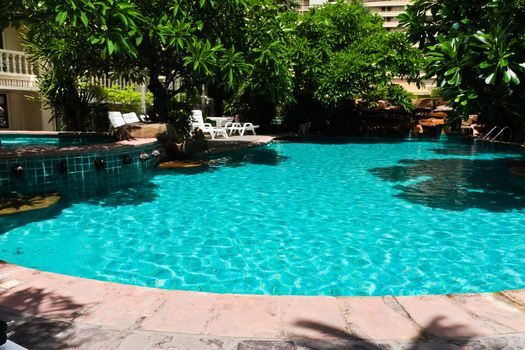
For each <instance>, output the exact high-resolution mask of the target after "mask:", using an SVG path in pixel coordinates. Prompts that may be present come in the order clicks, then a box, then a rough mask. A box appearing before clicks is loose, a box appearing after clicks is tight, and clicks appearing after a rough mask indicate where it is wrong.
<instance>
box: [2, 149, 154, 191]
mask: <svg viewBox="0 0 525 350" xmlns="http://www.w3.org/2000/svg"><path fill="white" fill-rule="evenodd" d="M161 149H162V146H161V145H160V144H152V145H147V146H142V147H129V148H125V149H122V148H119V149H114V150H107V151H105V150H101V151H93V152H89V153H82V154H79V153H73V154H72V153H65V154H60V153H54V154H53V155H49V156H46V155H43V156H37V157H35V156H31V157H29V156H26V157H17V158H9V159H0V193H3V194H5V193H10V192H13V191H16V192H19V193H23V194H33V193H43V192H59V193H61V194H62V195H64V196H67V197H69V198H80V197H85V196H91V195H96V194H100V193H106V192H109V191H112V190H115V189H118V188H121V187H125V186H131V185H135V184H138V183H141V182H143V181H146V180H148V179H149V178H151V176H152V175H153V169H154V168H155V165H156V162H157V160H158V159H159V156H155V154H156V152H154V151H161ZM100 160H102V162H100ZM101 163H102V164H101ZM97 165H98V168H97ZM18 166H20V167H21V172H18V173H17V172H16V171H15V168H16V167H18Z"/></svg>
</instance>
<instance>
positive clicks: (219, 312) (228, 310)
mask: <svg viewBox="0 0 525 350" xmlns="http://www.w3.org/2000/svg"><path fill="white" fill-rule="evenodd" d="M206 334H210V335H217V336H232V337H251V338H270V339H275V338H278V337H279V336H282V334H281V331H280V318H279V306H278V304H277V301H276V299H275V298H272V297H264V296H249V295H223V296H221V297H220V298H219V302H218V305H217V306H216V310H215V317H214V318H213V319H212V320H211V321H210V323H209V324H208V327H207V329H206Z"/></svg>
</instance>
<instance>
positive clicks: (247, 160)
mask: <svg viewBox="0 0 525 350" xmlns="http://www.w3.org/2000/svg"><path fill="white" fill-rule="evenodd" d="M287 159H288V157H287V156H284V155H282V154H280V153H279V152H278V151H276V150H274V149H268V148H258V149H255V150H246V151H238V152H233V153H229V154H228V155H225V156H223V157H219V158H213V159H210V161H209V163H207V164H206V165H203V166H200V167H195V168H179V169H159V172H160V173H164V174H173V173H180V174H184V175H197V174H201V173H205V172H212V171H216V170H219V169H220V168H223V167H230V168H238V167H241V166H245V165H247V164H254V165H268V166H277V165H279V164H281V163H282V162H284V161H286V160H287Z"/></svg>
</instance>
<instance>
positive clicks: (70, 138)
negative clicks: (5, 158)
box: [0, 132, 115, 150]
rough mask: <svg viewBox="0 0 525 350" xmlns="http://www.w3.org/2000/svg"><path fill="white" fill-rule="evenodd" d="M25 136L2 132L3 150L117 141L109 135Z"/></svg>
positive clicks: (63, 134) (57, 134) (0, 141)
mask: <svg viewBox="0 0 525 350" xmlns="http://www.w3.org/2000/svg"><path fill="white" fill-rule="evenodd" d="M54 134H56V135H52V133H49V134H42V135H38V134H32V135H24V134H19V133H2V132H0V143H1V146H2V148H3V149H8V150H11V149H15V148H21V147H55V148H57V147H68V146H77V145H90V144H96V143H108V142H114V141H115V139H114V138H113V137H112V136H109V135H98V134H89V133H79V134H75V133H54Z"/></svg>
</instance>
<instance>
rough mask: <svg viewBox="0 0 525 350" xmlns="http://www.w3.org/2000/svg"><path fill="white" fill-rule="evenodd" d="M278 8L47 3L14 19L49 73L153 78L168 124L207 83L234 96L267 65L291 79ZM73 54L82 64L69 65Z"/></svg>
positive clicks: (206, 0)
mask: <svg viewBox="0 0 525 350" xmlns="http://www.w3.org/2000/svg"><path fill="white" fill-rule="evenodd" d="M106 3H107V4H109V5H108V6H105V5H104V4H106ZM41 4H43V5H42V6H41ZM74 4H76V7H75V6H73V5H74ZM119 8H120V9H122V11H120V12H119V11H118V9H119ZM278 10H279V7H277V5H275V4H273V2H271V1H270V0H249V1H246V0H221V1H218V0H201V1H199V2H198V3H194V2H190V1H175V0H155V1H150V0H131V1H122V2H119V1H118V0H113V1H108V2H97V1H90V0H82V1H79V2H77V1H73V0H69V1H66V2H64V3H62V2H60V1H56V0H47V1H40V2H37V1H28V2H23V4H19V5H17V6H13V7H12V8H10V10H9V12H10V15H9V16H7V17H6V18H7V20H8V21H10V22H11V23H12V22H16V21H22V22H24V23H27V24H28V25H27V28H28V30H27V38H26V42H27V44H28V47H29V48H30V49H31V51H32V53H33V57H34V58H35V59H39V60H41V61H43V62H45V64H46V65H47V68H48V69H55V67H57V69H58V67H60V69H61V70H62V73H64V71H65V70H67V71H68V74H69V75H72V76H74V75H76V76H77V77H78V78H79V79H81V78H82V77H85V76H89V75H93V74H100V73H107V72H112V73H115V74H120V75H124V76H126V77H128V78H130V79H132V80H134V81H141V80H142V81H143V80H146V79H147V81H148V88H149V90H150V91H151V92H152V93H153V96H154V114H155V115H156V116H157V117H158V119H159V120H161V121H164V120H166V118H167V115H168V101H170V99H172V98H173V97H174V96H176V95H180V94H185V93H186V94H187V93H191V92H192V91H193V90H194V89H195V88H196V87H200V86H201V85H202V84H205V83H213V84H215V85H217V86H221V88H222V89H231V90H233V89H234V88H235V87H238V86H239V85H240V83H242V82H245V81H246V80H247V79H248V80H250V81H254V77H255V76H257V75H258V74H260V73H258V72H259V71H260V69H257V67H259V68H260V67H261V66H262V65H272V67H273V69H274V73H275V74H270V76H269V77H271V78H274V79H275V78H277V80H282V79H281V78H280V77H279V75H284V77H283V79H284V80H287V79H288V78H289V75H290V73H289V72H288V71H287V70H286V68H283V67H281V66H280V65H278V64H276V62H274V61H275V59H276V58H278V57H279V56H280V55H279V53H278V51H279V50H280V49H278V47H279V46H280V39H279V38H280V37H279V35H280V32H281V29H282V28H280V27H279V26H278V25H276V22H275V20H274V19H273V18H272V16H273V17H275V16H277V14H278ZM50 19H51V20H50ZM53 19H54V20H53ZM281 47H282V46H281ZM66 48H67V51H66ZM66 53H67V55H71V57H74V59H67V58H66V60H65V61H66V62H64V60H63V58H65V56H66ZM57 76H58V75H57ZM269 77H265V78H269ZM176 81H177V82H180V85H177V86H176V84H175V82H176ZM266 90H268V89H266Z"/></svg>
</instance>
